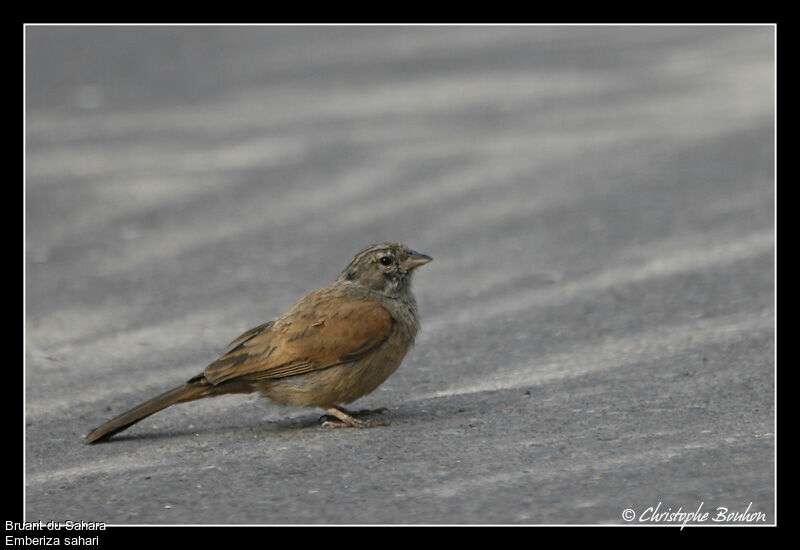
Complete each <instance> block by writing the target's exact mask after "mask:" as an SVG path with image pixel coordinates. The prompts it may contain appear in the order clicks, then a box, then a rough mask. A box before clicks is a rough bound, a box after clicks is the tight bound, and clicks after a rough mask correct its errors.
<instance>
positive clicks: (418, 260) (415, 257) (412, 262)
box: [405, 250, 433, 269]
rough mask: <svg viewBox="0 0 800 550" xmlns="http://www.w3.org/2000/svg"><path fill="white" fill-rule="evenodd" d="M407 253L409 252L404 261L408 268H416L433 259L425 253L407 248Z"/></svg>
mask: <svg viewBox="0 0 800 550" xmlns="http://www.w3.org/2000/svg"><path fill="white" fill-rule="evenodd" d="M408 253H409V254H411V255H410V256H409V257H408V259H407V260H406V261H405V265H406V267H407V268H408V269H416V268H418V267H419V266H421V265H425V264H427V263H428V262H430V261H433V258H431V257H430V256H428V255H427V254H421V253H419V252H416V251H414V250H409V251H408Z"/></svg>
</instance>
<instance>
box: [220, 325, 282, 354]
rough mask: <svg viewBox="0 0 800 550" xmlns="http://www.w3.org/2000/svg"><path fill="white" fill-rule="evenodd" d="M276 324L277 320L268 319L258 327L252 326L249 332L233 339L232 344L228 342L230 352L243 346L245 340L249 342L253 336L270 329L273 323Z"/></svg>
mask: <svg viewBox="0 0 800 550" xmlns="http://www.w3.org/2000/svg"><path fill="white" fill-rule="evenodd" d="M274 324H275V321H267V322H266V323H264V324H263V325H258V326H257V327H255V328H251V329H250V330H248V331H247V332H245V333H243V334H241V335H240V336H239V337H237V338H236V339H235V340H234V341H232V342H231V343H230V344H228V352H230V351H233V350H234V349H236V348H237V347H241V346H242V344H244V343H245V342H247V341H248V340H250V339H251V338H253V337H255V336H257V335H259V334H261V333H262V332H266V331H268V330H269V329H271V328H272V325H274Z"/></svg>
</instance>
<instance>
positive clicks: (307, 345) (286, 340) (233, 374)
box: [203, 289, 394, 385]
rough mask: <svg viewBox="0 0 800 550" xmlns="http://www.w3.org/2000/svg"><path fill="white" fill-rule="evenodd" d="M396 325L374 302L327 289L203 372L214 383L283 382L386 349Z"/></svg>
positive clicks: (242, 339)
mask: <svg viewBox="0 0 800 550" xmlns="http://www.w3.org/2000/svg"><path fill="white" fill-rule="evenodd" d="M393 323H394V320H393V319H392V317H391V315H389V313H388V312H387V311H386V309H384V307H383V306H382V305H381V304H380V303H379V302H376V301H373V300H357V299H354V298H352V297H349V296H345V295H344V294H342V293H341V292H338V291H331V290H326V289H323V290H321V291H317V292H315V293H312V294H310V295H308V296H306V297H305V298H303V299H302V300H301V301H300V302H298V303H297V304H295V305H294V306H293V307H292V308H291V309H289V311H287V312H286V313H285V314H284V315H283V316H281V317H280V318H279V319H277V320H276V321H275V322H274V324H272V325H271V326H270V325H269V323H267V324H265V325H262V326H261V327H257V328H256V329H253V330H252V331H248V332H246V333H244V334H243V335H242V336H240V337H239V338H237V339H236V340H234V343H238V345H237V346H236V347H235V348H234V349H232V350H231V351H229V352H228V353H226V354H225V355H223V356H222V357H220V358H219V359H217V360H216V361H214V362H213V363H211V364H210V365H208V366H207V367H206V368H205V370H204V371H203V375H204V376H205V378H206V379H207V380H208V381H209V382H211V383H212V384H215V385H216V384H219V383H220V382H225V381H226V380H232V379H234V378H245V379H248V380H258V379H265V378H282V377H284V376H292V375H295V374H303V373H306V372H310V371H314V370H319V369H325V368H328V367H332V366H334V365H339V364H342V363H349V362H351V361H355V360H356V359H359V358H361V357H363V356H364V355H365V354H366V353H368V352H369V351H370V350H372V349H373V348H375V347H377V346H379V345H380V344H382V343H383V342H384V341H385V340H386V339H387V338H388V337H389V334H390V332H391V328H392V324H393Z"/></svg>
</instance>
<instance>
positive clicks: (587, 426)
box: [25, 26, 775, 523]
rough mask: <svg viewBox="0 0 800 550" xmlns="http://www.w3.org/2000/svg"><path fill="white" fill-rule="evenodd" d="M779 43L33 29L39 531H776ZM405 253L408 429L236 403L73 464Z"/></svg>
mask: <svg viewBox="0 0 800 550" xmlns="http://www.w3.org/2000/svg"><path fill="white" fill-rule="evenodd" d="M774 39H775V30H774V28H773V27H772V26H713V27H712V26H646V27H637V26H467V27H460V26H432V27H427V26H426V27H415V26H410V27H409V26H382V27H375V26H256V27H250V26H233V27H227V26H201V27H193V26H159V27H148V26H133V27H127V26H106V27H103V26H28V27H26V30H25V47H26V49H25V77H26V86H25V91H26V96H25V99H26V135H25V140H26V141H25V144H26V165H25V168H26V181H25V216H26V218H25V223H26V225H25V231H26V240H25V245H26V263H25V267H26V273H25V282H26V288H25V291H26V302H25V305H26V344H27V347H26V423H27V424H26V425H27V437H26V446H27V448H26V468H27V478H26V483H27V488H26V491H27V494H26V499H27V500H26V502H27V504H26V506H27V514H28V518H27V519H28V520H29V521H33V520H37V519H47V520H49V519H53V518H54V517H60V514H61V513H62V512H66V511H70V512H71V513H72V514H73V516H74V517H72V519H83V520H87V521H89V520H95V521H111V522H117V523H185V522H191V523H316V522H332V523H409V522H410V523H419V522H423V523H601V522H623V520H622V518H621V516H620V512H621V511H622V510H623V509H624V508H632V509H634V510H640V509H643V508H645V507H646V506H645V505H653V506H654V505H655V504H657V503H658V502H659V501H664V503H665V505H666V503H667V502H669V503H670V505H672V506H674V507H675V508H677V506H683V508H684V509H687V508H691V509H692V510H694V509H696V507H697V504H699V503H700V502H705V503H706V506H707V507H709V506H711V505H712V504H713V506H711V507H712V508H714V507H716V506H717V505H719V506H726V507H728V508H730V509H732V510H736V509H741V510H744V508H746V507H747V505H748V502H753V503H754V504H753V509H758V510H760V511H762V512H764V513H766V514H767V515H768V521H773V520H774V515H773V505H774V491H773V484H774V471H773V469H774V461H773V454H774V422H773V414H774V408H773V403H774V380H773V370H774V298H775V295H774V260H775V256H774V253H775V241H774V225H775V217H774V211H775V202H774V201H775V187H774V185H775V182H774V157H775V150H774V131H775V119H774V116H775V115H774V113H775V104H774V98H775V90H774V79H775V65H774V62H775V51H774V48H775V43H774ZM384 240H391V241H401V242H404V243H406V244H407V245H409V246H411V247H412V248H414V249H416V250H419V251H422V252H424V253H427V254H429V255H431V256H433V257H434V258H435V262H433V263H432V264H430V265H429V266H426V267H425V269H424V270H420V272H419V273H418V274H417V275H416V280H415V290H416V295H417V300H418V302H419V305H420V311H421V315H422V325H423V330H422V333H421V335H420V337H419V338H418V340H417V346H416V348H415V350H414V351H413V352H412V353H411V354H410V355H409V357H408V358H407V360H406V362H405V363H404V365H403V367H401V369H400V370H399V371H398V372H397V373H396V374H395V375H394V376H393V377H392V378H390V379H389V381H387V382H386V384H384V386H382V387H381V388H379V390H378V391H376V392H375V393H374V394H372V395H371V396H368V397H367V398H364V399H363V400H362V401H360V402H359V403H358V404H359V405H363V406H365V407H367V406H374V407H377V406H385V407H388V408H389V409H390V413H389V415H390V416H391V418H392V424H393V427H392V428H391V429H389V430H386V429H382V430H374V431H366V432H348V433H346V434H340V433H337V434H335V436H331V434H330V433H329V432H324V430H316V429H314V428H313V427H309V426H313V424H314V421H315V419H316V416H315V415H316V414H317V411H313V412H309V411H304V410H300V411H297V410H291V409H285V410H284V409H271V408H265V407H263V406H262V405H261V404H259V403H257V402H249V401H247V398H242V397H239V396H231V397H223V398H219V399H217V400H213V401H210V402H206V403H203V404H195V403H191V404H187V405H185V406H182V408H174V409H176V410H174V411H173V410H169V411H165V412H164V413H162V415H163V416H162V415H159V416H158V417H153V420H152V421H146V422H143V423H141V424H140V425H137V426H136V427H135V428H133V429H132V430H131V431H130V436H126V437H128V439H125V438H120V442H119V443H115V444H113V445H112V444H109V445H103V446H99V447H96V448H87V447H84V446H83V444H82V441H81V438H82V436H83V435H84V434H85V433H86V432H88V431H89V429H91V428H93V427H94V426H95V425H96V424H98V423H100V422H102V421H104V420H106V419H107V417H110V416H111V415H112V414H116V413H118V412H121V411H122V410H124V409H125V408H127V407H128V406H132V405H134V404H136V403H137V402H139V401H140V400H142V399H144V398H147V397H150V396H151V394H154V393H158V392H161V391H163V390H166V389H168V388H170V387H172V386H173V385H175V384H177V383H179V382H181V381H183V380H184V379H186V378H188V377H190V376H192V375H194V374H196V373H197V372H199V370H201V369H202V367H203V366H204V365H205V364H207V363H208V362H210V361H211V360H213V359H215V358H216V356H217V355H218V354H219V353H220V352H221V351H222V350H223V347H224V344H225V343H226V342H227V341H230V340H231V339H232V338H234V337H235V336H237V335H238V334H239V333H240V332H242V331H244V330H246V329H248V328H251V327H252V326H255V325H256V324H259V323H261V322H263V321H266V320H268V319H271V318H273V317H275V316H277V315H278V314H280V313H281V312H282V311H284V310H285V309H286V308H287V307H288V306H290V305H291V304H292V303H294V302H295V301H296V300H297V299H299V298H300V297H302V296H303V295H305V294H306V293H308V292H310V291H311V290H314V289H316V288H319V287H321V286H324V285H326V284H328V283H330V282H331V281H333V279H334V278H335V277H336V275H337V274H338V273H339V271H340V270H341V269H343V268H344V267H345V265H346V264H347V263H348V261H349V260H350V258H351V257H352V256H353V255H354V254H355V253H356V252H357V251H358V250H360V249H361V248H363V247H365V246H367V245H369V244H371V243H374V242H378V241H384ZM287 419H288V420H287ZM293 422H294V423H300V426H301V427H302V428H303V429H300V428H299V427H298V425H296V424H293ZM287 423H288V426H289V428H286V426H287ZM303 423H306V424H308V425H306V424H303ZM323 432H324V433H323ZM367 432H369V434H368V433H367ZM254 434H255V436H257V437H254ZM54 446H55V447H57V448H59V449H61V452H60V453H59V456H58V457H54V456H53V455H52V452H51V450H52V449H53V448H54ZM198 446H200V447H198ZM276 448H283V450H282V451H281V452H278V451H276ZM265 449H268V451H265ZM231 451H235V452H231ZM176 453H178V454H177V455H176ZM377 455H380V456H381V457H382V458H381V459H380V461H377V462H376V460H375V458H374V457H375V456H377ZM321 457H322V458H321ZM393 457H394V460H395V462H392V458H393ZM319 460H324V461H325V463H326V464H329V465H330V471H328V472H326V473H323V472H319V471H318V470H317V469H316V468H315V467H314V465H315V464H318V463H319ZM378 462H380V464H381V467H380V468H378V467H377V466H375V468H373V467H372V466H374V465H373V463H375V464H377V463H378ZM355 464H358V465H359V467H358V469H356V470H354V465H355ZM365 464H369V465H372V466H369V467H367V466H365ZM208 465H213V466H215V467H217V468H222V469H223V470H225V471H227V472H231V471H235V472H239V473H240V475H237V476H234V477H228V476H226V475H223V474H222V473H220V471H218V470H211V471H210V470H206V469H204V468H205V467H206V466H208ZM189 471H195V473H194V474H191V475H189V476H188V477H194V476H199V477H200V478H202V479H199V480H197V482H196V483H195V482H191V483H190V482H189V481H193V480H189V481H185V482H184V480H186V479H187V475H186V474H185V472H189ZM287 471H290V472H291V475H290V474H288V473H286V472H287ZM197 472H202V474H200V473H197ZM242 472H245V473H244V474H242ZM354 472H355V473H354ZM212 474H214V475H212ZM203 476H206V477H207V479H206V477H203ZM265 476H266V477H265ZM270 476H272V477H270ZM178 479H182V481H177V480H178ZM265 479H266V480H268V481H269V482H267V481H265ZM265 484H267V486H268V487H269V492H270V494H271V495H273V496H276V495H277V496H279V497H280V502H281V503H282V504H281V505H278V504H277V502H276V501H274V500H270V499H266V500H265V495H264V493H263V491H262V490H263V488H264V487H265ZM198 486H202V487H198ZM97 487H102V488H103V489H104V490H103V491H99V492H98V491H96V490H92V489H90V488H94V489H96V488H97ZM165 488H169V490H166V489H165ZM255 488H258V490H256V489H255ZM343 488H344V489H343ZM309 491H316V492H315V493H309ZM192 495H193V496H192ZM198 495H200V496H202V498H201V499H199V500H198V499H197V498H195V497H197V496H198ZM464 495H469V496H470V498H469V499H465V498H464ZM203 499H205V500H203ZM309 499H310V502H309ZM76 502H80V504H76ZM203 503H204V504H203ZM371 503H373V504H374V505H370V504H371ZM223 504H225V506H222V505H223ZM254 504H257V506H255V507H254ZM76 506H77V508H76ZM77 516H80V517H77ZM762 523H763V522H762Z"/></svg>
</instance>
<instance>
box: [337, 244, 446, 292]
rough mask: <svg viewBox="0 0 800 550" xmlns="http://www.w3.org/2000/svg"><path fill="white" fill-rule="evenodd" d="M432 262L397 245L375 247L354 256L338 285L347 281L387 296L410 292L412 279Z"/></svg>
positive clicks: (378, 245) (403, 246)
mask: <svg viewBox="0 0 800 550" xmlns="http://www.w3.org/2000/svg"><path fill="white" fill-rule="evenodd" d="M431 260H433V258H431V257H430V256H428V255H426V254H422V253H420V252H416V251H414V250H411V249H410V248H408V247H407V246H406V245H404V244H400V243H377V244H373V245H372V246H368V247H367V248H365V249H364V250H362V251H361V252H359V253H358V254H356V255H355V257H354V258H353V259H352V261H351V262H350V264H348V266H347V267H346V268H345V269H344V271H342V273H341V274H340V275H339V278H338V279H337V281H349V282H351V283H354V284H357V285H359V286H362V287H364V288H366V289H368V290H371V291H373V292H380V293H382V294H386V295H389V296H392V295H398V294H402V293H404V292H407V291H408V290H409V289H410V288H411V275H412V274H413V273H414V270H415V269H417V268H418V267H420V266H422V265H425V264H426V263H428V262H430V261H431Z"/></svg>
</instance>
